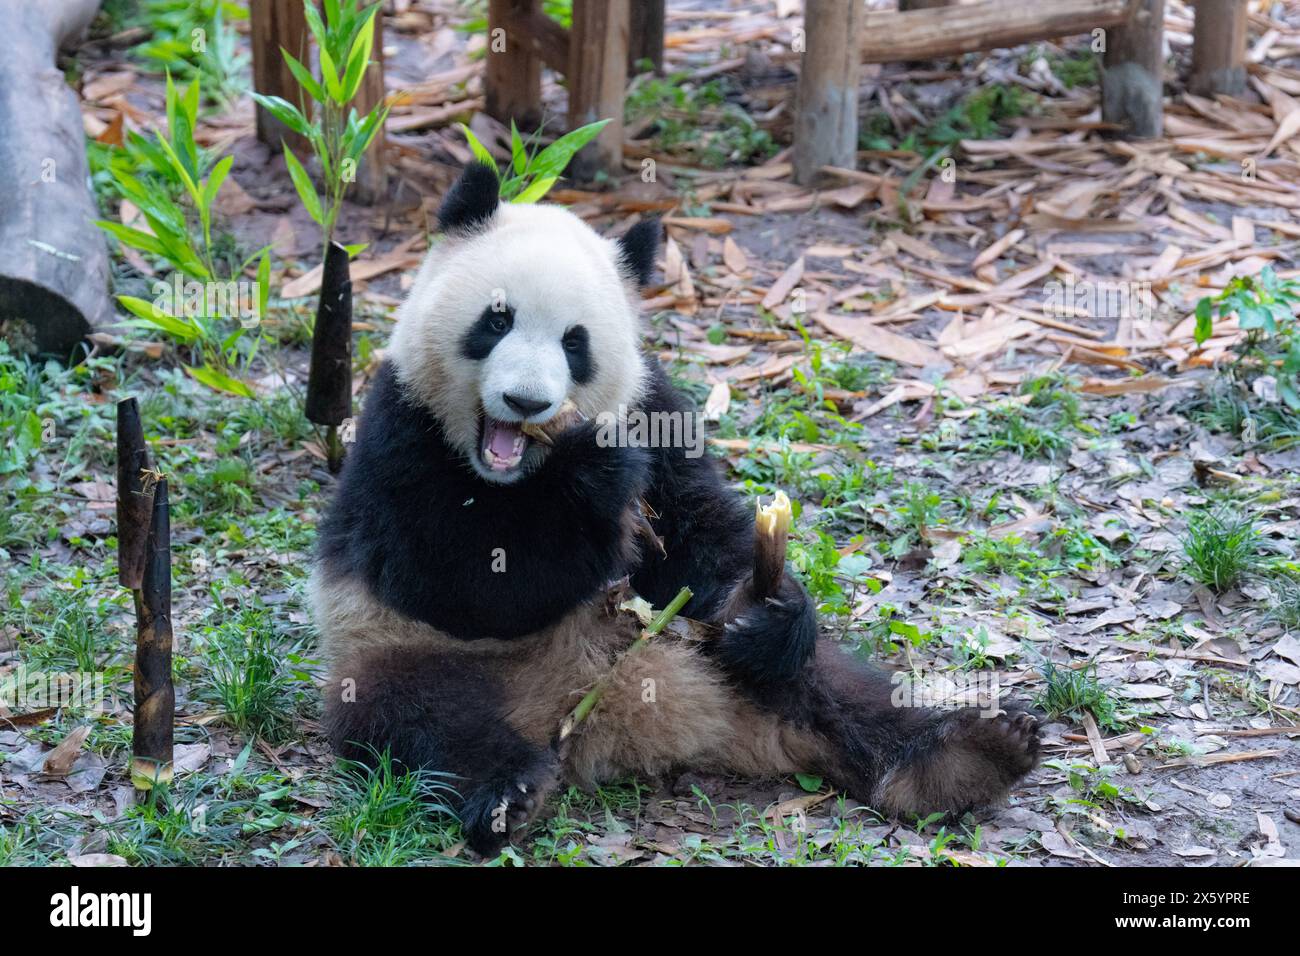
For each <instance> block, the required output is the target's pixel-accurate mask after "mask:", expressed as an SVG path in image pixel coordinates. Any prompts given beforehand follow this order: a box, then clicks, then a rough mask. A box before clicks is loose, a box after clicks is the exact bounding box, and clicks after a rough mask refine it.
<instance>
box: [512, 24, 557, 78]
mask: <svg viewBox="0 0 1300 956" xmlns="http://www.w3.org/2000/svg"><path fill="white" fill-rule="evenodd" d="M506 31H507V32H508V33H510V34H511V35H512V36H513V37H515V38H516V39H517V40H518V41H519V43H520V44H521V45H522V46H523V47H524V48H525V49H527V50H528V52H529V53H531V54H532V55H533V56H535V57H537V58H538V59H540V60H541V61H542V63H543V64H545V65H546V66H547V67H549V68H550V69H552V70H555V71H556V72H557V73H564V72H565V71H567V70H568V69H569V31H568V30H566V29H564V27H562V26H560V25H559V24H558V23H556V22H555V21H554V20H552V19H551V18H550V17H548V16H547V15H546V14H544V13H542V12H540V11H538V10H534V11H532V12H531V13H529V14H528V15H526V16H524V17H511V18H510V20H509V21H508V22H507V23H506Z"/></svg>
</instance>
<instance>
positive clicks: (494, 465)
mask: <svg viewBox="0 0 1300 956" xmlns="http://www.w3.org/2000/svg"><path fill="white" fill-rule="evenodd" d="M521 425H522V422H503V421H499V420H497V419H495V418H491V417H490V416H488V415H484V416H483V418H482V422H481V424H480V425H479V428H480V435H479V454H480V456H481V457H482V459H483V464H484V465H486V466H487V467H488V469H489V470H490V471H492V472H494V473H498V474H502V475H506V474H509V473H511V472H513V471H517V470H518V469H519V466H520V465H521V464H523V461H524V455H525V454H526V453H527V452H528V446H529V445H530V444H532V439H531V438H529V437H528V436H527V435H525V434H524V433H523V430H522V429H521V427H520V426H521Z"/></svg>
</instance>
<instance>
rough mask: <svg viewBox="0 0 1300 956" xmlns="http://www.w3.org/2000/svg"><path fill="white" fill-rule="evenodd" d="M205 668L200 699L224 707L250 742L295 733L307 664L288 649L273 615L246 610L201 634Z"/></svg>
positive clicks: (228, 718) (227, 717)
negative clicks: (295, 719)
mask: <svg viewBox="0 0 1300 956" xmlns="http://www.w3.org/2000/svg"><path fill="white" fill-rule="evenodd" d="M199 642H200V648H201V653H202V656H203V666H202V668H201V669H200V671H199V683H198V687H197V688H196V691H197V694H198V696H199V697H200V698H202V699H204V700H206V701H209V702H211V703H213V704H215V705H216V706H218V707H220V708H221V711H222V715H223V719H224V720H225V722H226V723H228V724H229V725H230V726H231V727H233V728H235V729H236V730H237V731H239V732H240V733H241V734H244V735H245V736H247V737H260V738H262V739H264V740H269V741H272V742H279V741H282V740H285V739H287V736H288V734H289V731H290V730H291V728H292V723H293V715H294V707H295V702H296V700H297V698H298V696H299V695H300V694H301V692H302V691H303V690H304V689H305V687H306V686H307V685H306V682H305V681H304V679H303V677H304V675H303V674H301V673H300V672H297V673H296V672H295V671H294V670H292V669H291V668H293V667H300V666H301V665H302V664H303V663H304V661H303V659H302V658H301V657H300V656H299V655H297V654H295V653H294V652H293V651H292V650H291V649H290V648H289V646H288V645H289V642H288V641H287V640H286V638H285V637H284V635H282V634H281V633H280V632H279V630H278V629H277V627H276V625H275V622H274V621H273V620H272V619H271V616H270V614H269V613H268V612H267V611H266V610H264V609H261V608H249V607H245V608H241V609H239V610H238V611H236V612H234V613H233V614H229V615H225V616H224V619H223V620H221V621H220V622H219V623H217V624H216V625H209V626H205V627H203V628H201V629H200V632H199Z"/></svg>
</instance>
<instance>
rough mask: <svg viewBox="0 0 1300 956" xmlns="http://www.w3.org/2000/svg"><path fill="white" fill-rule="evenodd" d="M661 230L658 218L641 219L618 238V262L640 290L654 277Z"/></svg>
mask: <svg viewBox="0 0 1300 956" xmlns="http://www.w3.org/2000/svg"><path fill="white" fill-rule="evenodd" d="M662 230H663V227H662V226H661V225H660V224H659V220H658V218H650V219H642V220H641V221H640V222H638V223H637V224H636V225H635V226H633V227H632V228H631V229H629V230H628V231H627V232H625V233H623V235H622V236H620V237H619V240H618V258H619V262H621V263H622V264H623V267H624V268H625V269H626V270H627V271H628V272H629V273H630V274H631V276H632V278H634V279H636V283H637V285H638V286H641V287H642V288H644V287H645V286H648V285H649V284H650V279H651V278H652V277H653V276H654V271H655V253H657V252H658V251H659V233H660V232H662Z"/></svg>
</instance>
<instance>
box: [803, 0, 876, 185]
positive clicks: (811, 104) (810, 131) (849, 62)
mask: <svg viewBox="0 0 1300 956" xmlns="http://www.w3.org/2000/svg"><path fill="white" fill-rule="evenodd" d="M863 9H864V6H863V4H861V3H856V2H854V3H845V2H843V0H808V2H807V3H806V4H805V5H804V32H805V40H806V44H807V48H806V49H805V50H804V51H803V52H802V56H801V57H800V60H799V64H800V66H799V92H798V113H797V114H796V116H795V133H794V137H795V138H794V178H795V181H796V182H798V183H801V184H804V185H809V184H811V183H812V182H813V181H814V179H816V177H817V176H818V175H819V173H820V170H821V168H822V167H823V166H838V167H842V168H844V169H852V168H853V166H854V163H855V160H856V158H857V149H858V73H859V71H860V67H861V63H862V57H861V52H860V50H859V45H858V44H859V36H860V35H861V32H862V14H863Z"/></svg>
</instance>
